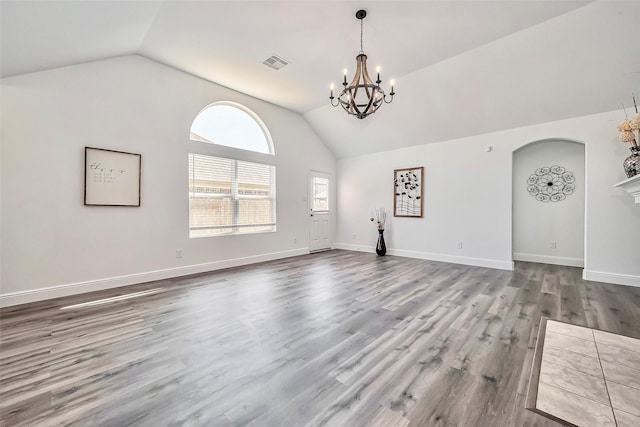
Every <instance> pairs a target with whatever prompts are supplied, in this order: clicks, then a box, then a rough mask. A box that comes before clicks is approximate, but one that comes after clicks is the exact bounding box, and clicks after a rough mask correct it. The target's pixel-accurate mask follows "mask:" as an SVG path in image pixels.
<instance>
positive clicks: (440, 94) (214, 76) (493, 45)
mask: <svg viewBox="0 0 640 427" xmlns="http://www.w3.org/2000/svg"><path fill="white" fill-rule="evenodd" d="M0 8H1V9H0V13H1V15H0V19H1V21H0V22H1V24H2V25H1V27H2V28H1V30H0V54H1V56H0V60H1V61H0V75H1V76H2V77H3V78H4V77H10V76H15V75H20V74H25V73H30V72H35V71H41V70H46V69H50V68H56V67H61V66H66V65H71V64H78V63H83V62H88V61H94V60H99V59H104V58H108V57H113V56H119V55H127V54H139V55H143V56H146V57H148V58H150V59H153V60H156V61H158V62H160V63H164V64H166V65H169V66H172V67H174V68H177V69H180V70H183V71H185V72H188V73H190V74H193V75H196V76H199V77H202V78H204V79H207V80H209V81H212V82H215V83H218V84H221V85H223V86H226V87H229V88H232V89H235V90H238V91H241V92H244V93H247V94H249V95H252V96H255V97H257V98H260V99H263V100H265V101H268V102H271V103H274V104H276V105H280V106H282V107H285V108H288V109H291V110H294V111H297V112H300V113H302V114H303V115H304V116H305V117H306V119H307V120H308V121H309V123H310V124H311V125H312V126H313V127H314V128H315V130H316V131H317V132H318V134H319V135H320V136H321V137H322V138H323V139H324V140H325V142H326V143H327V144H328V145H329V147H330V148H331V149H332V150H333V152H334V153H335V154H336V155H337V156H338V157H344V156H352V155H358V154H365V153H369V152H374V151H380V150H388V149H393V148H399V147H402V146H409V145H416V144H423V143H429V142H435V141H443V140H448V139H452V138H456V137H460V136H469V135H474V134H479V133H486V132H491V131H496V130H501V129H507V128H512V127H518V126H524V125H527V124H533V123H539V122H544V121H552V120H559V119H564V118H568V117H574V116H579V115H584V114H591V113H596V112H601V111H608V110H611V109H615V108H617V107H619V105H620V100H622V99H627V98H629V96H630V93H631V91H633V90H636V91H637V90H638V86H639V85H638V81H639V80H640V74H634V72H637V71H640V64H639V62H640V56H639V55H638V54H637V37H635V36H634V34H635V33H636V32H637V16H640V2H638V1H633V0H631V1H616V2H609V1H603V2H590V1H402V0H393V1H361V2H350V1H304V0H299V1H251V2H249V1H238V0H234V1H127V0H118V1H116V0H113V1H64V0H60V1H15V0H3V1H2V2H1V3H0ZM360 8H364V9H366V10H367V11H368V16H367V18H366V19H365V21H364V22H365V25H364V50H365V52H366V53H367V55H368V56H369V65H370V67H371V68H372V69H373V68H375V66H376V65H380V66H381V67H382V73H381V74H382V79H383V85H385V84H388V81H389V80H390V79H392V78H393V79H395V80H396V91H397V93H398V95H397V97H396V100H395V101H394V102H393V103H392V104H390V105H385V106H384V107H382V109H381V110H380V111H379V112H378V113H376V114H375V115H374V116H372V117H369V118H367V119H365V120H357V119H355V118H353V117H348V116H347V115H346V114H345V113H343V112H342V111H340V110H339V109H333V108H331V107H329V106H328V99H327V98H328V87H329V84H330V83H332V82H333V83H339V82H340V79H341V76H342V69H344V68H347V69H348V70H349V74H350V75H351V73H352V72H353V71H354V65H355V56H356V54H357V53H358V50H359V37H360V28H359V23H358V21H357V19H356V18H355V17H354V14H355V11H356V10H357V9H360ZM634 17H635V20H634V19H633V18H634ZM634 21H635V22H634ZM634 42H635V45H634ZM631 52H635V53H634V54H631ZM272 54H277V55H279V56H281V57H283V58H284V59H286V60H288V61H289V62H290V64H289V65H287V66H286V67H285V68H283V69H281V70H279V71H275V70H273V69H271V68H268V67H266V66H264V65H263V64H262V61H263V60H264V59H266V58H267V57H269V56H271V55H272ZM634 85H635V86H634Z"/></svg>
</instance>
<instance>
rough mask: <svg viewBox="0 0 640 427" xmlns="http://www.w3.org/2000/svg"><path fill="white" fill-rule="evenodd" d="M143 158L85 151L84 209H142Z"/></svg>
mask: <svg viewBox="0 0 640 427" xmlns="http://www.w3.org/2000/svg"><path fill="white" fill-rule="evenodd" d="M141 163H142V155H140V154H134V153H125V152H122V151H113V150H105V149H102V148H92V147H84V204H85V206H140V166H141Z"/></svg>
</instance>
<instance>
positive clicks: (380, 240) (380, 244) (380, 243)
mask: <svg viewBox="0 0 640 427" xmlns="http://www.w3.org/2000/svg"><path fill="white" fill-rule="evenodd" d="M382 233H384V230H378V244H377V245H376V253H377V254H378V255H380V256H383V255H384V254H386V253H387V245H385V244H384V235H383V234H382Z"/></svg>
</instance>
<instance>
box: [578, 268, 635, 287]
mask: <svg viewBox="0 0 640 427" xmlns="http://www.w3.org/2000/svg"><path fill="white" fill-rule="evenodd" d="M582 278H583V279H584V280H589V281H591V282H604V283H613V284H615V285H626V286H635V287H638V288H640V276H634V275H632V274H618V273H606V272H603V271H590V270H586V269H585V270H582Z"/></svg>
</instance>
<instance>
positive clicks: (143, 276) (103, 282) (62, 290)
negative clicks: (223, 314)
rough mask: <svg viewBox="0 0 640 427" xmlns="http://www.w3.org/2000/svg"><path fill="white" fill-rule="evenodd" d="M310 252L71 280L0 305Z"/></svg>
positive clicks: (5, 298)
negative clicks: (81, 280) (73, 281)
mask: <svg viewBox="0 0 640 427" xmlns="http://www.w3.org/2000/svg"><path fill="white" fill-rule="evenodd" d="M307 254H309V248H300V249H294V250H290V251H282V252H272V253H268V254H261V255H254V256H249V257H243V258H234V259H227V260H222V261H213V262H206V263H202V264H195V265H187V266H182V267H174V268H166V269H162V270H155V271H147V272H143V273H134V274H128V275H124V276H116V277H107V278H104V279H96V280H87V281H85V282H77V283H68V284H65V285H60V286H52V287H48V288H40V289H33V290H29V291H20V292H12V293H9V294H0V307H9V306H12V305H18V304H26V303H30V302H36V301H42V300H48V299H52V298H59V297H64V296H69V295H77V294H83V293H86V292H94V291H100V290H103V289H110V288H117V287H120V286H128V285H135V284H138V283H145V282H152V281H154V280H163V279H169V278H173V277H180V276H187V275H190V274H198V273H206V272H208V271H215V270H221V269H223V268H230V267H238V266H242V265H247V264H254V263H258V262H264V261H271V260H275V259H281V258H289V257H293V256H298V255H307Z"/></svg>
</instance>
